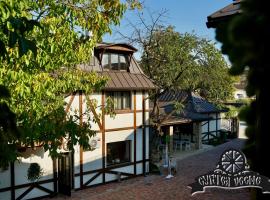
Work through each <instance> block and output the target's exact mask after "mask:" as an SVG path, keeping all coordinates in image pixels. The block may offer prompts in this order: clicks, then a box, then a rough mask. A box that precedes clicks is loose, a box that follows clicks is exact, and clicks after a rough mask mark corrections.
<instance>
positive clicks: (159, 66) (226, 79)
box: [142, 26, 234, 102]
mask: <svg viewBox="0 0 270 200" xmlns="http://www.w3.org/2000/svg"><path fill="white" fill-rule="evenodd" d="M151 34H152V35H151V36H149V37H146V38H148V39H149V40H150V39H151V41H148V45H145V46H144V48H143V55H142V66H143V68H144V71H145V72H146V74H147V75H148V76H149V77H150V78H151V79H152V80H153V81H154V82H155V84H156V85H157V86H158V87H159V88H160V89H163V90H166V89H168V88H170V89H181V90H188V91H196V92H198V93H200V94H201V95H202V96H204V97H206V98H207V99H209V100H212V101H215V102H219V101H224V100H226V99H229V98H231V97H232V92H233V82H234V80H233V78H232V77H231V76H229V75H228V70H229V68H228V65H227V63H226V61H225V60H224V58H223V57H222V55H221V53H220V51H219V50H218V49H216V48H215V46H214V43H212V42H210V41H208V40H206V39H204V38H199V37H198V36H196V35H195V34H189V33H185V34H180V33H178V32H176V31H175V30H174V28H173V27H171V26H169V27H163V26H159V27H158V28H157V29H155V30H154V31H153V32H151Z"/></svg>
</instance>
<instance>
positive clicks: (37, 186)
mask: <svg viewBox="0 0 270 200" xmlns="http://www.w3.org/2000/svg"><path fill="white" fill-rule="evenodd" d="M35 187H36V188H38V189H40V190H42V191H44V192H47V193H49V194H50V195H52V194H53V193H54V192H53V191H51V190H49V189H47V188H45V187H43V186H41V185H39V184H36V185H35Z"/></svg>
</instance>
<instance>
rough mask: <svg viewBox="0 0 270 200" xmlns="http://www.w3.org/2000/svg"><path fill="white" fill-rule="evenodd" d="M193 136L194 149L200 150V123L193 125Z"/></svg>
mask: <svg viewBox="0 0 270 200" xmlns="http://www.w3.org/2000/svg"><path fill="white" fill-rule="evenodd" d="M193 135H194V136H195V149H201V148H202V126H201V122H194V123H193Z"/></svg>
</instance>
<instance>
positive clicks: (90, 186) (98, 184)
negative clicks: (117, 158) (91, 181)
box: [75, 174, 143, 191]
mask: <svg viewBox="0 0 270 200" xmlns="http://www.w3.org/2000/svg"><path fill="white" fill-rule="evenodd" d="M142 175H143V174H137V175H134V176H128V177H125V178H122V179H121V180H128V179H131V178H134V177H139V176H142ZM115 182H118V180H111V181H107V182H106V183H97V184H95V185H89V186H86V187H85V188H93V187H98V186H100V185H104V184H109V183H115ZM79 190H81V188H77V189H75V191H79Z"/></svg>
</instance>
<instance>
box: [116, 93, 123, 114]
mask: <svg viewBox="0 0 270 200" xmlns="http://www.w3.org/2000/svg"><path fill="white" fill-rule="evenodd" d="M121 99H122V95H121V92H114V108H115V109H116V110H121V109H122V102H121Z"/></svg>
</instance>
